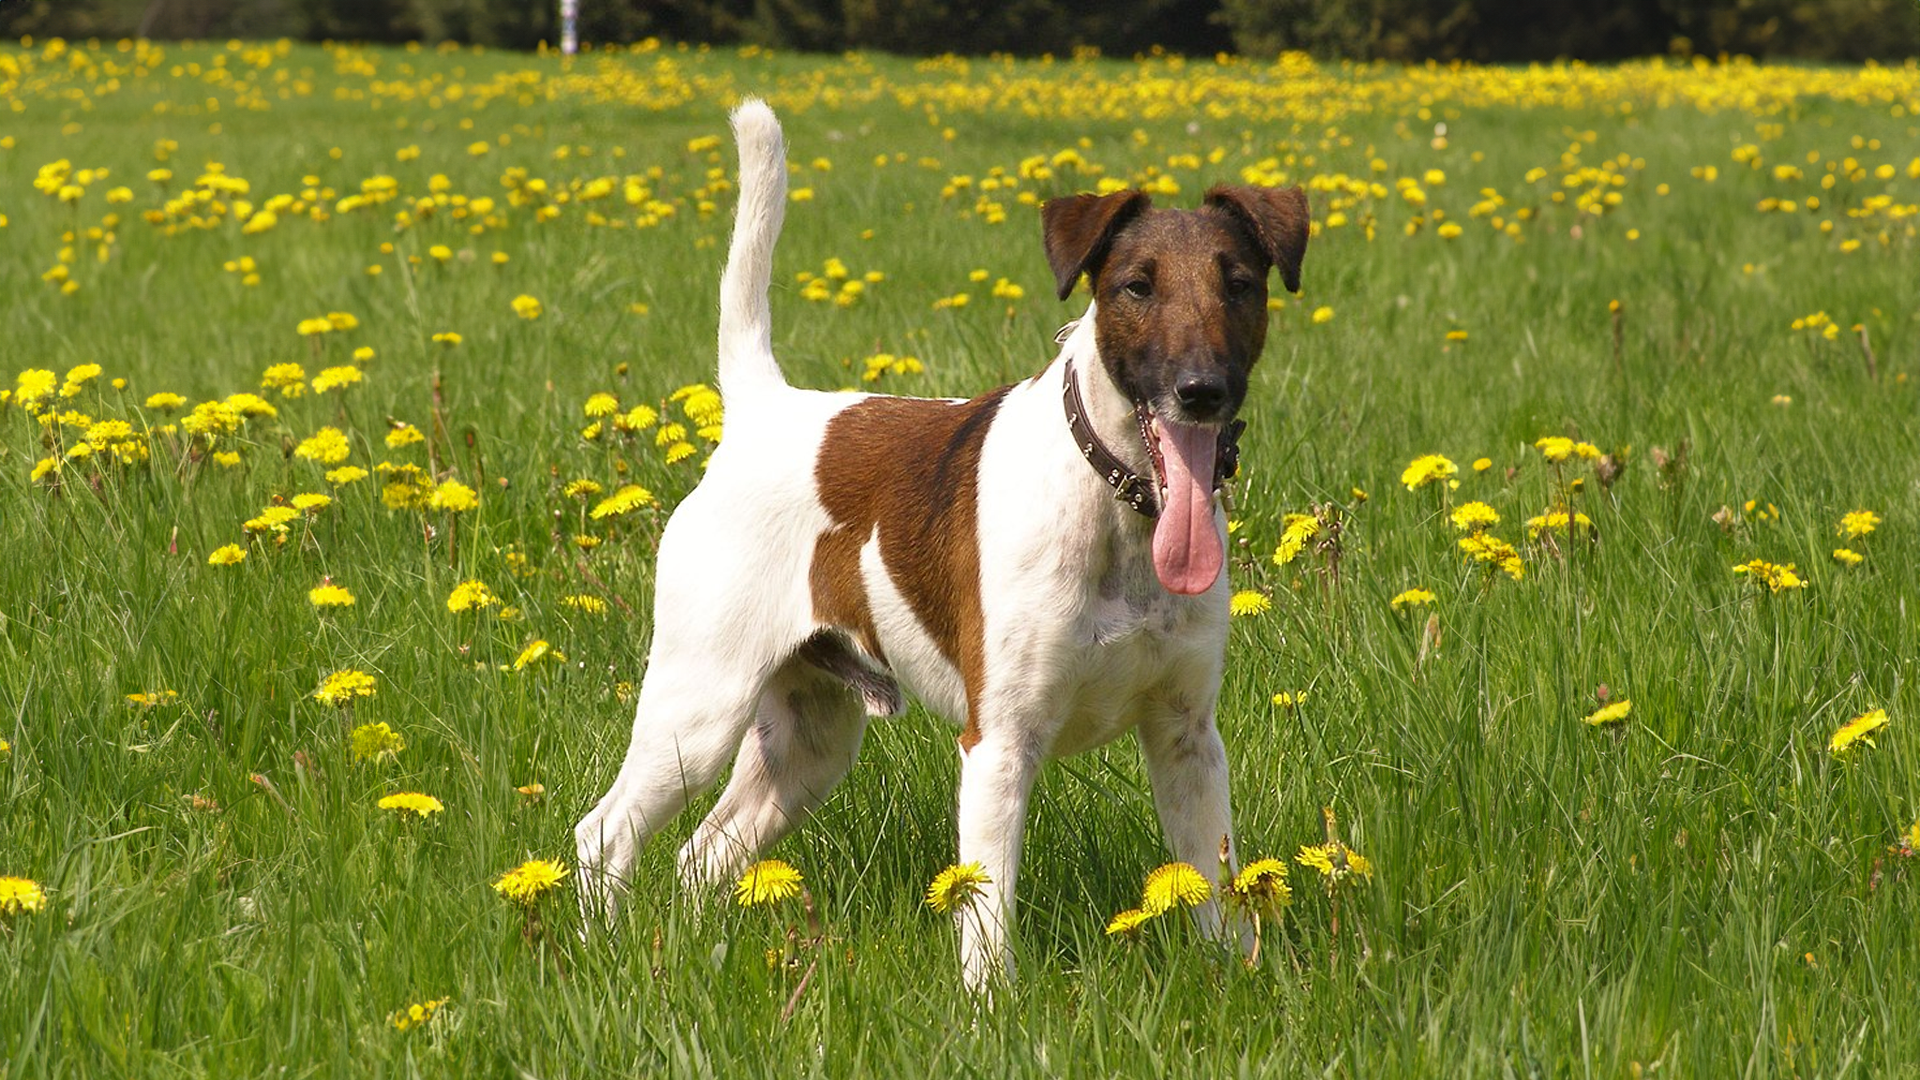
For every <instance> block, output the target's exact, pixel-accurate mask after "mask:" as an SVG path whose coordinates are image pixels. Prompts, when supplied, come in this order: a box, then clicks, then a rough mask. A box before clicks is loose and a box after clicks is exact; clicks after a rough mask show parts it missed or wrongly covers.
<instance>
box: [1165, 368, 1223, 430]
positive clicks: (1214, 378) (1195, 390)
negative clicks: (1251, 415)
mask: <svg viewBox="0 0 1920 1080" xmlns="http://www.w3.org/2000/svg"><path fill="white" fill-rule="evenodd" d="M1173 396H1174V397H1176V398H1179V399H1180V407H1181V408H1183V409H1185V410H1186V411H1187V415H1189V416H1191V417H1193V418H1194V419H1196V420H1211V419H1213V418H1214V417H1215V416H1217V415H1218V414H1219V412H1220V408H1221V406H1223V405H1225V404H1226V403H1227V377H1226V376H1225V375H1221V374H1218V373H1215V372H1210V371H1188V372H1182V373H1181V374H1180V375H1179V376H1178V377H1177V378H1175V379H1174V380H1173Z"/></svg>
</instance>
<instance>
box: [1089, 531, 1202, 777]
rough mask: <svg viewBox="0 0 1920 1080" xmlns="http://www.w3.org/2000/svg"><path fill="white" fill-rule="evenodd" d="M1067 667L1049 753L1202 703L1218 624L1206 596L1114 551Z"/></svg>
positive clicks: (1105, 739) (1092, 741)
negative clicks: (1170, 583) (1186, 592)
mask: <svg viewBox="0 0 1920 1080" xmlns="http://www.w3.org/2000/svg"><path fill="white" fill-rule="evenodd" d="M1092 584H1093V592H1092V595H1091V598H1090V603H1089V604H1088V606H1087V609H1086V613H1085V615H1084V617H1083V619H1082V625H1081V626H1080V627H1079V628H1078V632H1077V633H1076V634H1075V635H1074V645H1073V647H1074V649H1075V650H1076V655H1075V656H1074V657H1073V658H1072V661H1071V662H1070V663H1069V664H1068V665H1067V670H1070V671H1073V672H1075V673H1076V675H1077V677H1076V678H1075V679H1074V680H1073V681H1072V683H1071V684H1070V685H1068V686H1067V687H1065V688H1064V689H1065V690H1066V694H1065V697H1066V702H1065V707H1064V708H1063V710H1062V713H1063V718H1064V723H1063V725H1062V727H1061V729H1060V732H1059V735H1058V736H1057V737H1056V738H1055V740H1054V746H1053V756H1056V757H1064V756H1067V755H1071V754H1077V753H1080V752H1081V751H1083V750H1088V749H1091V748H1093V747H1096V746H1099V745H1101V744H1103V743H1106V742H1109V741H1111V740H1113V739H1115V738H1118V737H1119V736H1121V735H1124V734H1125V733H1126V732H1128V731H1130V730H1131V729H1133V728H1134V727H1136V726H1138V725H1139V724H1140V723H1142V722H1143V721H1147V720H1152V719H1157V718H1161V717H1169V716H1175V715H1180V714H1183V713H1188V712H1191V711H1193V710H1196V709H1205V708H1208V707H1209V706H1210V705H1211V703H1212V700H1213V696H1214V693H1215V691H1216V690H1217V687H1218V681H1219V671H1220V666H1221V654H1222V651H1223V650H1224V648H1225V644H1226V642H1225V624H1224V621H1223V620H1222V619H1221V618H1220V617H1219V613H1218V612H1216V610H1215V609H1216V608H1217V607H1218V604H1217V602H1216V601H1215V600H1214V599H1213V598H1210V597H1182V596H1174V595H1172V594H1170V593H1168V592H1167V591H1166V590H1165V589H1164V588H1162V587H1161V586H1160V583H1159V581H1158V580H1156V579H1155V577H1154V573H1153V567H1152V565H1151V563H1150V562H1148V561H1147V560H1146V559H1144V558H1127V557H1122V558H1117V559H1114V560H1113V561H1111V562H1109V563H1107V565H1106V566H1105V568H1104V569H1103V571H1102V572H1101V573H1100V574H1099V575H1098V576H1097V577H1096V578H1095V580H1094V581H1093V583H1092Z"/></svg>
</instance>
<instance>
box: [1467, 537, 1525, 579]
mask: <svg viewBox="0 0 1920 1080" xmlns="http://www.w3.org/2000/svg"><path fill="white" fill-rule="evenodd" d="M1460 551H1461V553H1462V554H1464V555H1466V556H1467V557H1468V558H1470V559H1472V560H1473V561H1474V562H1477V563H1483V564H1485V565H1487V566H1491V567H1493V568H1494V569H1497V570H1503V571H1505V572H1506V575H1507V576H1508V577H1510V578H1512V579H1513V580H1515V581H1519V580H1520V579H1522V578H1524V577H1526V576H1527V564H1526V562H1525V561H1524V560H1522V559H1521V558H1520V553H1519V552H1518V551H1516V550H1514V547H1513V545H1512V544H1509V543H1507V542H1506V541H1505V540H1502V539H1500V538H1499V537H1497V536H1490V535H1488V534H1486V533H1473V534H1471V535H1468V536H1463V537H1461V538H1460Z"/></svg>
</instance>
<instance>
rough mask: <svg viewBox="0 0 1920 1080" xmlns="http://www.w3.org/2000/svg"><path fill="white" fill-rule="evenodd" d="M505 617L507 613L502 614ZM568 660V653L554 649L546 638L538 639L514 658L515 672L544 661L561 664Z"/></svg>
mask: <svg viewBox="0 0 1920 1080" xmlns="http://www.w3.org/2000/svg"><path fill="white" fill-rule="evenodd" d="M505 615H506V613H505V612H502V613H501V616H502V617H503V618H504V617H505ZM566 658H567V654H566V653H563V652H561V651H560V650H559V649H556V648H554V647H553V646H552V645H551V644H549V643H548V642H547V640H546V639H545V638H536V639H534V641H533V642H532V643H530V644H529V645H528V646H527V647H526V648H524V649H521V650H520V655H519V656H517V657H515V658H514V661H513V670H515V671H520V670H522V669H524V668H526V667H528V666H530V665H532V664H537V663H539V662H540V661H542V660H552V661H555V662H560V661H564V660H565V659H566Z"/></svg>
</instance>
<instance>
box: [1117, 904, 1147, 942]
mask: <svg viewBox="0 0 1920 1080" xmlns="http://www.w3.org/2000/svg"><path fill="white" fill-rule="evenodd" d="M1152 920H1153V915H1152V914H1151V913H1149V912H1147V911H1144V910H1142V909H1140V908H1128V909H1127V910H1125V911H1122V912H1120V913H1119V914H1118V915H1115V916H1114V917H1113V918H1112V919H1111V920H1110V921H1108V923H1107V936H1108V937H1117V938H1125V939H1126V940H1128V941H1138V940H1139V939H1140V933H1141V931H1142V930H1143V929H1144V928H1145V927H1146V925H1147V923H1149V922H1151V921H1152Z"/></svg>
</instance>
